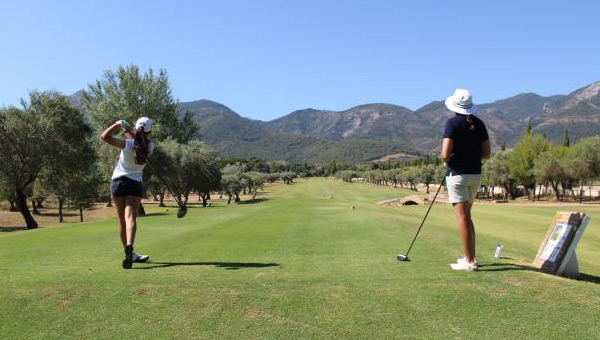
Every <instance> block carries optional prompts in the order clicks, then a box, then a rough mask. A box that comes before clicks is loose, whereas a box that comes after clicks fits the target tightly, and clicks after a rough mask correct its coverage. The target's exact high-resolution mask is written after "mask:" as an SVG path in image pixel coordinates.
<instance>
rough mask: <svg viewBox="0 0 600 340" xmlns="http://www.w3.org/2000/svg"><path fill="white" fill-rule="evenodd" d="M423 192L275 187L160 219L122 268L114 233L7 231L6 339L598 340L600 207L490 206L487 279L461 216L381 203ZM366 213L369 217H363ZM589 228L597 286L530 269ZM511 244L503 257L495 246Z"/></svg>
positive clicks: (483, 220) (0, 250)
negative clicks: (467, 266)
mask: <svg viewBox="0 0 600 340" xmlns="http://www.w3.org/2000/svg"><path fill="white" fill-rule="evenodd" d="M405 194H412V193H411V192H405V191H400V190H398V189H392V188H382V187H376V186H372V185H369V184H364V183H353V184H348V183H343V182H340V181H333V180H331V179H329V180H325V179H310V180H306V181H304V180H299V181H298V182H297V183H295V184H294V185H290V186H283V185H276V186H266V187H265V192H264V193H263V194H262V195H260V196H258V199H259V200H258V201H257V202H255V203H251V204H237V205H235V204H233V203H232V204H231V205H229V206H228V205H226V204H225V203H224V202H223V201H220V200H219V201H216V202H214V203H213V206H212V207H209V208H204V209H203V208H199V207H192V208H190V210H189V213H188V215H187V216H186V217H185V218H184V219H177V218H176V217H175V215H174V211H175V210H176V209H173V208H171V209H170V211H169V212H166V211H165V209H164V208H158V207H147V209H148V211H149V212H150V216H147V217H144V218H140V219H139V225H140V230H139V232H138V239H137V241H136V251H139V252H141V253H147V254H150V255H151V256H152V262H151V263H147V264H134V268H133V269H132V270H123V269H121V259H122V250H121V246H120V244H119V241H118V236H117V227H116V221H114V220H112V221H103V222H93V223H84V224H68V225H65V226H61V227H55V228H45V229H39V230H34V231H15V232H5V233H0V301H1V303H0V313H1V315H2V322H1V323H0V334H1V336H0V337H1V338H2V339H237V340H241V339H404V338H406V339H415V338H419V339H592V338H598V336H599V334H600V322H599V320H600V285H599V283H600V264H598V259H599V258H600V231H599V230H598V223H600V208H598V207H597V206H592V205H584V206H564V207H524V206H516V205H514V204H504V205H502V204H477V205H476V206H475V208H474V219H475V224H476V229H477V231H478V234H477V237H478V239H477V241H478V258H479V261H480V264H481V265H482V267H481V269H480V271H478V272H475V273H466V272H454V271H452V270H451V269H450V268H449V266H448V264H449V263H451V262H453V261H454V260H455V259H456V258H457V257H459V256H460V249H461V248H460V241H459V239H458V235H457V232H456V227H455V221H454V217H453V215H452V211H451V208H450V206H449V205H447V204H436V205H435V206H434V208H433V209H432V211H431V213H430V215H429V218H428V220H427V222H426V224H425V227H424V228H423V230H422V232H421V235H420V236H419V239H418V240H417V242H416V244H415V246H414V247H413V249H412V251H411V253H410V258H411V261H410V262H398V261H396V254H398V253H404V252H406V249H407V247H408V245H409V243H410V241H411V240H412V237H413V236H414V233H415V231H416V228H417V227H418V225H419V223H420V221H421V219H422V218H423V215H424V214H425V211H426V208H427V207H425V206H408V207H398V208H391V207H383V206H380V205H377V204H376V203H375V202H377V201H379V200H383V199H389V198H393V197H399V196H402V195H405ZM352 205H354V206H355V207H356V208H355V209H351V206H352ZM559 210H566V211H582V212H586V213H588V214H589V215H590V216H591V222H590V224H589V225H588V228H587V231H586V233H585V235H584V236H583V239H582V240H581V243H580V245H579V248H578V252H577V255H578V257H579V264H580V271H581V272H582V273H584V274H586V275H585V276H584V277H583V278H584V280H579V281H576V280H569V279H564V278H560V277H555V276H551V275H547V274H543V273H540V272H537V271H534V270H533V269H532V268H531V267H530V264H531V262H532V261H533V259H534V257H535V254H536V252H537V249H538V247H539V245H540V243H541V241H542V240H543V238H544V235H545V232H546V230H547V228H548V226H549V223H550V221H551V220H552V217H553V216H554V212H555V211H559ZM498 242H502V243H503V244H504V245H505V248H504V249H505V250H504V253H503V255H504V258H503V259H501V260H500V261H495V260H494V258H493V253H494V249H495V245H496V243H498Z"/></svg>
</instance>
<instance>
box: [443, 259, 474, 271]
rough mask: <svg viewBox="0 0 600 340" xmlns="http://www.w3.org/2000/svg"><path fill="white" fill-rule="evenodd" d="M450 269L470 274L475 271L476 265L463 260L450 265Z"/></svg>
mask: <svg viewBox="0 0 600 340" xmlns="http://www.w3.org/2000/svg"><path fill="white" fill-rule="evenodd" d="M459 260H460V259H459ZM450 268H452V269H453V270H464V271H467V272H472V271H475V270H477V265H476V264H475V262H467V261H465V260H463V261H457V262H456V263H452V264H451V265H450Z"/></svg>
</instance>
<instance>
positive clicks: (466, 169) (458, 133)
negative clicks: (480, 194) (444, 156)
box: [444, 113, 489, 176]
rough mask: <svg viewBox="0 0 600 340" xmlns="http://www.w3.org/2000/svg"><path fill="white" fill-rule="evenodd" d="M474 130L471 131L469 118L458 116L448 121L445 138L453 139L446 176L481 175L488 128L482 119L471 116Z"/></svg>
mask: <svg viewBox="0 0 600 340" xmlns="http://www.w3.org/2000/svg"><path fill="white" fill-rule="evenodd" d="M471 117H472V118H473V120H472V121H473V125H474V127H475V128H474V129H472V130H470V129H469V123H468V122H467V116H465V115H461V114H458V113H457V114H456V115H455V116H454V117H452V118H449V119H448V120H447V121H446V127H445V129H444V138H450V139H452V141H453V142H454V143H453V146H452V152H451V154H450V161H449V162H448V163H447V164H446V176H448V175H450V174H452V175H474V174H481V151H482V144H483V142H484V141H486V140H488V139H489V136H488V132H487V128H486V127H485V124H484V123H483V121H482V120H481V119H479V118H478V117H476V116H474V115H471Z"/></svg>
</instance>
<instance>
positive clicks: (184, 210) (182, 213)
mask: <svg viewBox="0 0 600 340" xmlns="http://www.w3.org/2000/svg"><path fill="white" fill-rule="evenodd" d="M146 163H147V164H148V165H149V166H150V169H151V170H152V172H153V173H154V174H155V175H156V176H157V177H158V179H160V181H161V182H162V183H163V185H164V186H165V187H166V188H167V190H168V191H169V193H170V194H171V196H173V199H175V202H177V205H178V206H179V209H178V210H177V217H178V218H182V217H183V216H185V214H187V208H186V207H185V205H184V204H183V203H182V202H181V201H180V200H179V198H178V196H176V195H175V194H174V193H173V190H171V188H170V187H169V185H168V184H167V181H165V179H164V178H163V177H162V176H161V175H160V174H159V173H158V172H157V171H156V169H155V168H154V166H153V165H152V163H150V160H149V159H148V158H147V157H146Z"/></svg>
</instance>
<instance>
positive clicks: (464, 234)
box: [452, 202, 475, 263]
mask: <svg viewBox="0 0 600 340" xmlns="http://www.w3.org/2000/svg"><path fill="white" fill-rule="evenodd" d="M452 206H453V207H454V215H455V216H456V221H457V222H458V234H459V235H460V239H461V241H462V244H463V251H464V253H465V258H466V260H467V262H469V263H472V262H474V261H475V225H474V224H473V221H472V220H471V207H472V206H473V203H470V202H460V203H453V204H452Z"/></svg>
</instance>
